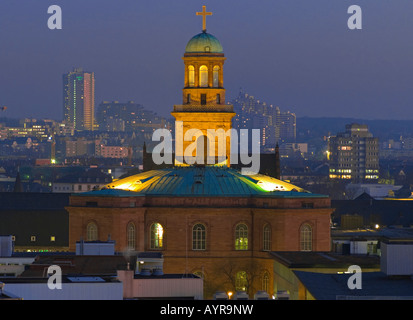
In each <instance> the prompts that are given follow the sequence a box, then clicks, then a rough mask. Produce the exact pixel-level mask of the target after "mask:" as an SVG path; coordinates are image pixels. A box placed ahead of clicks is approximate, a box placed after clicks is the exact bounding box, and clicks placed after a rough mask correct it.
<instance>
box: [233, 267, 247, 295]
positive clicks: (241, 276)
mask: <svg viewBox="0 0 413 320" xmlns="http://www.w3.org/2000/svg"><path fill="white" fill-rule="evenodd" d="M247 289H248V279H247V273H246V272H245V271H238V272H237V274H236V275H235V290H236V291H247Z"/></svg>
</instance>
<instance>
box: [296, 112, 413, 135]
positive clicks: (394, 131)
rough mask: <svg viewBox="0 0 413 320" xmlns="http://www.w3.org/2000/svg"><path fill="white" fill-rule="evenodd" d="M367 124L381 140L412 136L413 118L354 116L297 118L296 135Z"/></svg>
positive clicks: (331, 131) (330, 131)
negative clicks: (351, 124) (367, 117)
mask: <svg viewBox="0 0 413 320" xmlns="http://www.w3.org/2000/svg"><path fill="white" fill-rule="evenodd" d="M350 123H359V124H367V125H368V126H369V130H370V132H371V133H373V135H374V136H375V137H378V138H379V139H381V140H385V139H399V138H400V136H406V137H407V136H413V120H365V119H355V118H310V117H302V118H297V136H298V137H300V136H307V137H309V138H310V137H323V136H326V135H329V134H331V135H335V134H336V133H338V132H343V131H345V126H346V124H350Z"/></svg>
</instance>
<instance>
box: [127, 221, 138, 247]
mask: <svg viewBox="0 0 413 320" xmlns="http://www.w3.org/2000/svg"><path fill="white" fill-rule="evenodd" d="M126 234H127V244H128V249H130V250H135V243H136V228H135V224H134V223H133V222H129V223H128V226H127V227H126Z"/></svg>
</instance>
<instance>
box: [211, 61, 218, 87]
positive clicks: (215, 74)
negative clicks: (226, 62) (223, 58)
mask: <svg viewBox="0 0 413 320" xmlns="http://www.w3.org/2000/svg"><path fill="white" fill-rule="evenodd" d="M212 79H213V80H212V83H213V85H212V86H213V87H215V88H216V87H219V66H214V69H213V72H212Z"/></svg>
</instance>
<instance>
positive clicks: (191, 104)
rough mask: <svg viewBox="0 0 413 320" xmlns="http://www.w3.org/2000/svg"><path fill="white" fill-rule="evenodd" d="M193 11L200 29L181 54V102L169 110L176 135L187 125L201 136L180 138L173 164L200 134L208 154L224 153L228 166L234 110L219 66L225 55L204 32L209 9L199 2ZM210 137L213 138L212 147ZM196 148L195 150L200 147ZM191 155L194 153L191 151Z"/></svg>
mask: <svg viewBox="0 0 413 320" xmlns="http://www.w3.org/2000/svg"><path fill="white" fill-rule="evenodd" d="M197 15H202V16H203V30H202V32H201V33H199V34H197V35H195V36H194V37H192V39H191V40H189V42H188V44H187V45H186V48H185V53H184V56H183V58H182V59H183V61H184V66H185V80H184V88H183V90H182V94H183V97H182V98H183V102H182V104H181V105H175V106H174V110H173V112H172V113H171V114H172V116H174V117H175V121H176V134H177V137H179V135H180V134H182V137H183V138H185V134H186V133H188V130H190V129H194V130H199V131H198V133H199V132H202V137H200V136H199V135H196V134H194V135H193V136H192V140H190V139H188V140H190V141H183V145H182V146H179V144H177V146H176V148H175V153H176V157H175V164H177V165H179V164H181V163H182V162H185V161H182V158H183V152H184V151H185V150H186V151H187V150H188V149H187V148H188V146H189V145H191V144H192V143H196V144H197V141H200V140H199V139H200V138H202V139H201V142H202V143H203V148H204V150H203V151H204V152H205V151H207V152H208V156H210V157H211V158H212V156H214V158H215V159H216V157H218V156H224V157H225V158H226V160H225V161H224V162H223V161H220V162H221V164H223V163H225V164H226V165H227V166H229V165H230V129H231V128H232V118H233V117H234V116H235V113H234V111H233V106H232V105H229V104H225V89H224V72H223V68H224V62H225V59H226V58H225V57H224V52H223V49H222V45H221V43H220V42H219V41H218V39H217V38H215V37H214V36H213V35H211V34H209V33H207V32H206V16H207V15H212V13H210V12H206V11H205V6H203V11H202V12H197ZM208 129H210V130H214V131H215V133H217V135H216V136H215V137H214V138H210V137H211V136H208V134H207V130H208ZM219 129H222V130H219ZM192 132H193V131H192ZM177 139H178V138H177ZM212 139H213V140H214V141H215V143H214V144H215V146H214V147H212V143H211V141H212ZM220 139H223V140H220ZM185 140H186V139H185ZM219 141H224V142H223V143H224V144H225V150H223V149H219ZM197 145H198V144H197ZM197 149H198V151H199V149H200V148H197ZM205 153H206V152H205ZM192 155H193V156H195V155H196V153H195V151H194V153H192ZM205 163H206V158H205Z"/></svg>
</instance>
